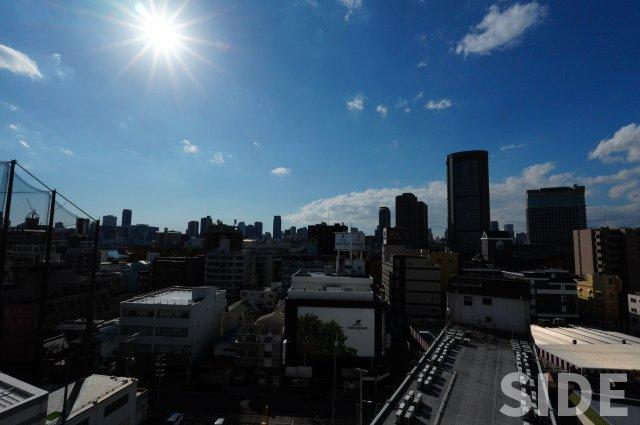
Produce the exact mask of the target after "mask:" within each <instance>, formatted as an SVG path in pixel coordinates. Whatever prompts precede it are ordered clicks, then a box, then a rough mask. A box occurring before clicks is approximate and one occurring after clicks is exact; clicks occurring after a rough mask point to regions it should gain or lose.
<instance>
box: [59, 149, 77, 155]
mask: <svg viewBox="0 0 640 425" xmlns="http://www.w3.org/2000/svg"><path fill="white" fill-rule="evenodd" d="M60 152H62V153H63V154H65V155H67V156H78V154H77V153H75V152H74V151H72V150H71V149H67V148H60Z"/></svg>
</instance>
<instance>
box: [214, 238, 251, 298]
mask: <svg viewBox="0 0 640 425" xmlns="http://www.w3.org/2000/svg"><path fill="white" fill-rule="evenodd" d="M255 270H256V261H255V257H254V254H253V253H252V252H251V251H242V252H229V251H224V250H221V251H216V252H211V253H209V254H207V256H206V257H205V263H204V283H205V284H206V285H212V286H217V287H218V288H220V289H224V290H226V291H227V295H228V297H229V299H230V300H238V299H240V297H241V295H240V292H241V290H242V289H249V288H255V278H256V276H255Z"/></svg>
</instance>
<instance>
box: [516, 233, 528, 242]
mask: <svg viewBox="0 0 640 425" xmlns="http://www.w3.org/2000/svg"><path fill="white" fill-rule="evenodd" d="M528 243H529V238H528V237H527V234H526V233H525V232H520V233H516V245H526V244H528Z"/></svg>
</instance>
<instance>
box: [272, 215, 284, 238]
mask: <svg viewBox="0 0 640 425" xmlns="http://www.w3.org/2000/svg"><path fill="white" fill-rule="evenodd" d="M273 239H282V218H281V217H280V216H279V215H274V216H273Z"/></svg>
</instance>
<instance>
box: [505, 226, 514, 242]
mask: <svg viewBox="0 0 640 425" xmlns="http://www.w3.org/2000/svg"><path fill="white" fill-rule="evenodd" d="M504 231H505V232H509V234H510V235H511V239H515V238H516V234H515V232H514V230H513V224H510V223H505V225H504Z"/></svg>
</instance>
